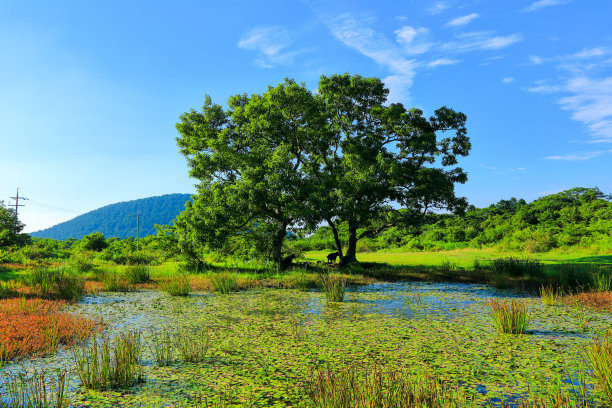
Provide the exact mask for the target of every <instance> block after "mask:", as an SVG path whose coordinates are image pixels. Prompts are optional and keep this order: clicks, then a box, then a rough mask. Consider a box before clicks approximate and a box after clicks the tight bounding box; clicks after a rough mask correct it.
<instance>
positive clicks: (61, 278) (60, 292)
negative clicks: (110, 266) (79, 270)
mask: <svg viewBox="0 0 612 408" xmlns="http://www.w3.org/2000/svg"><path fill="white" fill-rule="evenodd" d="M55 291H56V292H57V296H58V297H59V298H60V299H63V300H66V301H68V302H77V301H79V300H81V299H83V296H85V279H83V278H82V277H80V276H78V275H76V274H74V273H69V272H67V271H65V272H64V273H61V274H59V275H58V276H57V277H56V280H55Z"/></svg>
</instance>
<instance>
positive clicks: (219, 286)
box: [210, 271, 238, 294]
mask: <svg viewBox="0 0 612 408" xmlns="http://www.w3.org/2000/svg"><path fill="white" fill-rule="evenodd" d="M210 282H211V283H212V286H213V288H214V290H215V292H219V293H223V294H227V293H231V292H236V291H237V290H238V278H237V276H236V274H235V273H233V272H229V271H226V272H220V273H217V274H214V275H212V276H211V277H210Z"/></svg>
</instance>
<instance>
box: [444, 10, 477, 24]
mask: <svg viewBox="0 0 612 408" xmlns="http://www.w3.org/2000/svg"><path fill="white" fill-rule="evenodd" d="M478 17H479V16H478V14H477V13H472V14H468V15H467V16H461V17H457V18H454V19H452V20H451V21H449V22H448V23H446V25H447V26H449V27H459V26H464V25H466V24H469V23H471V22H472V20H474V19H476V18H478Z"/></svg>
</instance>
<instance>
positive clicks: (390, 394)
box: [306, 366, 473, 408]
mask: <svg viewBox="0 0 612 408" xmlns="http://www.w3.org/2000/svg"><path fill="white" fill-rule="evenodd" d="M306 392H307V394H308V396H309V397H310V399H311V400H312V402H313V404H314V406H315V407H320V408H354V407H385V408H405V407H431V408H437V407H440V408H442V407H456V406H470V405H472V404H470V402H471V399H470V397H468V396H467V395H466V394H465V393H464V392H462V391H461V390H459V389H458V388H457V387H453V386H451V385H449V384H446V383H444V382H442V381H440V380H438V379H434V378H431V377H427V376H424V375H418V374H417V375H410V374H408V373H406V372H398V371H393V372H385V371H383V370H382V368H381V367H380V366H375V367H373V368H372V369H370V370H368V371H365V372H363V371H362V372H360V371H358V369H357V368H356V366H351V367H348V368H345V369H342V370H339V371H334V370H332V369H331V367H329V366H327V367H325V368H318V369H317V370H315V371H313V372H312V373H311V374H310V379H309V381H308V383H307V386H306ZM472 406H473V405H472Z"/></svg>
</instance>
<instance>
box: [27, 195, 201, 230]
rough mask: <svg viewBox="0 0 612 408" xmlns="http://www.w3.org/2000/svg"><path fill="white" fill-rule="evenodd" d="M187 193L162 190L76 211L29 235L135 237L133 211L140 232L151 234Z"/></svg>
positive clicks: (172, 215)
mask: <svg viewBox="0 0 612 408" xmlns="http://www.w3.org/2000/svg"><path fill="white" fill-rule="evenodd" d="M190 197H191V195H190V194H166V195H162V196H158V197H149V198H141V199H139V200H132V201H124V202H121V203H116V204H110V205H107V206H105V207H102V208H98V209H97V210H93V211H90V212H88V213H85V214H82V215H79V216H78V217H76V218H73V219H71V220H69V221H66V222H62V223H61V224H57V225H54V226H53V227H50V228H47V229H44V230H41V231H36V232H32V233H30V235H31V236H33V237H39V238H53V239H68V238H77V239H81V238H83V237H84V236H85V235H88V234H91V233H92V232H101V233H103V234H104V236H105V237H106V238H110V237H118V238H127V237H136V215H137V214H140V236H141V237H144V236H147V235H155V234H156V233H157V232H156V230H155V227H154V225H155V224H161V225H163V224H171V223H172V220H174V218H176V216H177V215H178V214H179V213H180V212H181V211H183V210H184V209H185V202H186V201H189V200H190V199H191V198H190Z"/></svg>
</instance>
